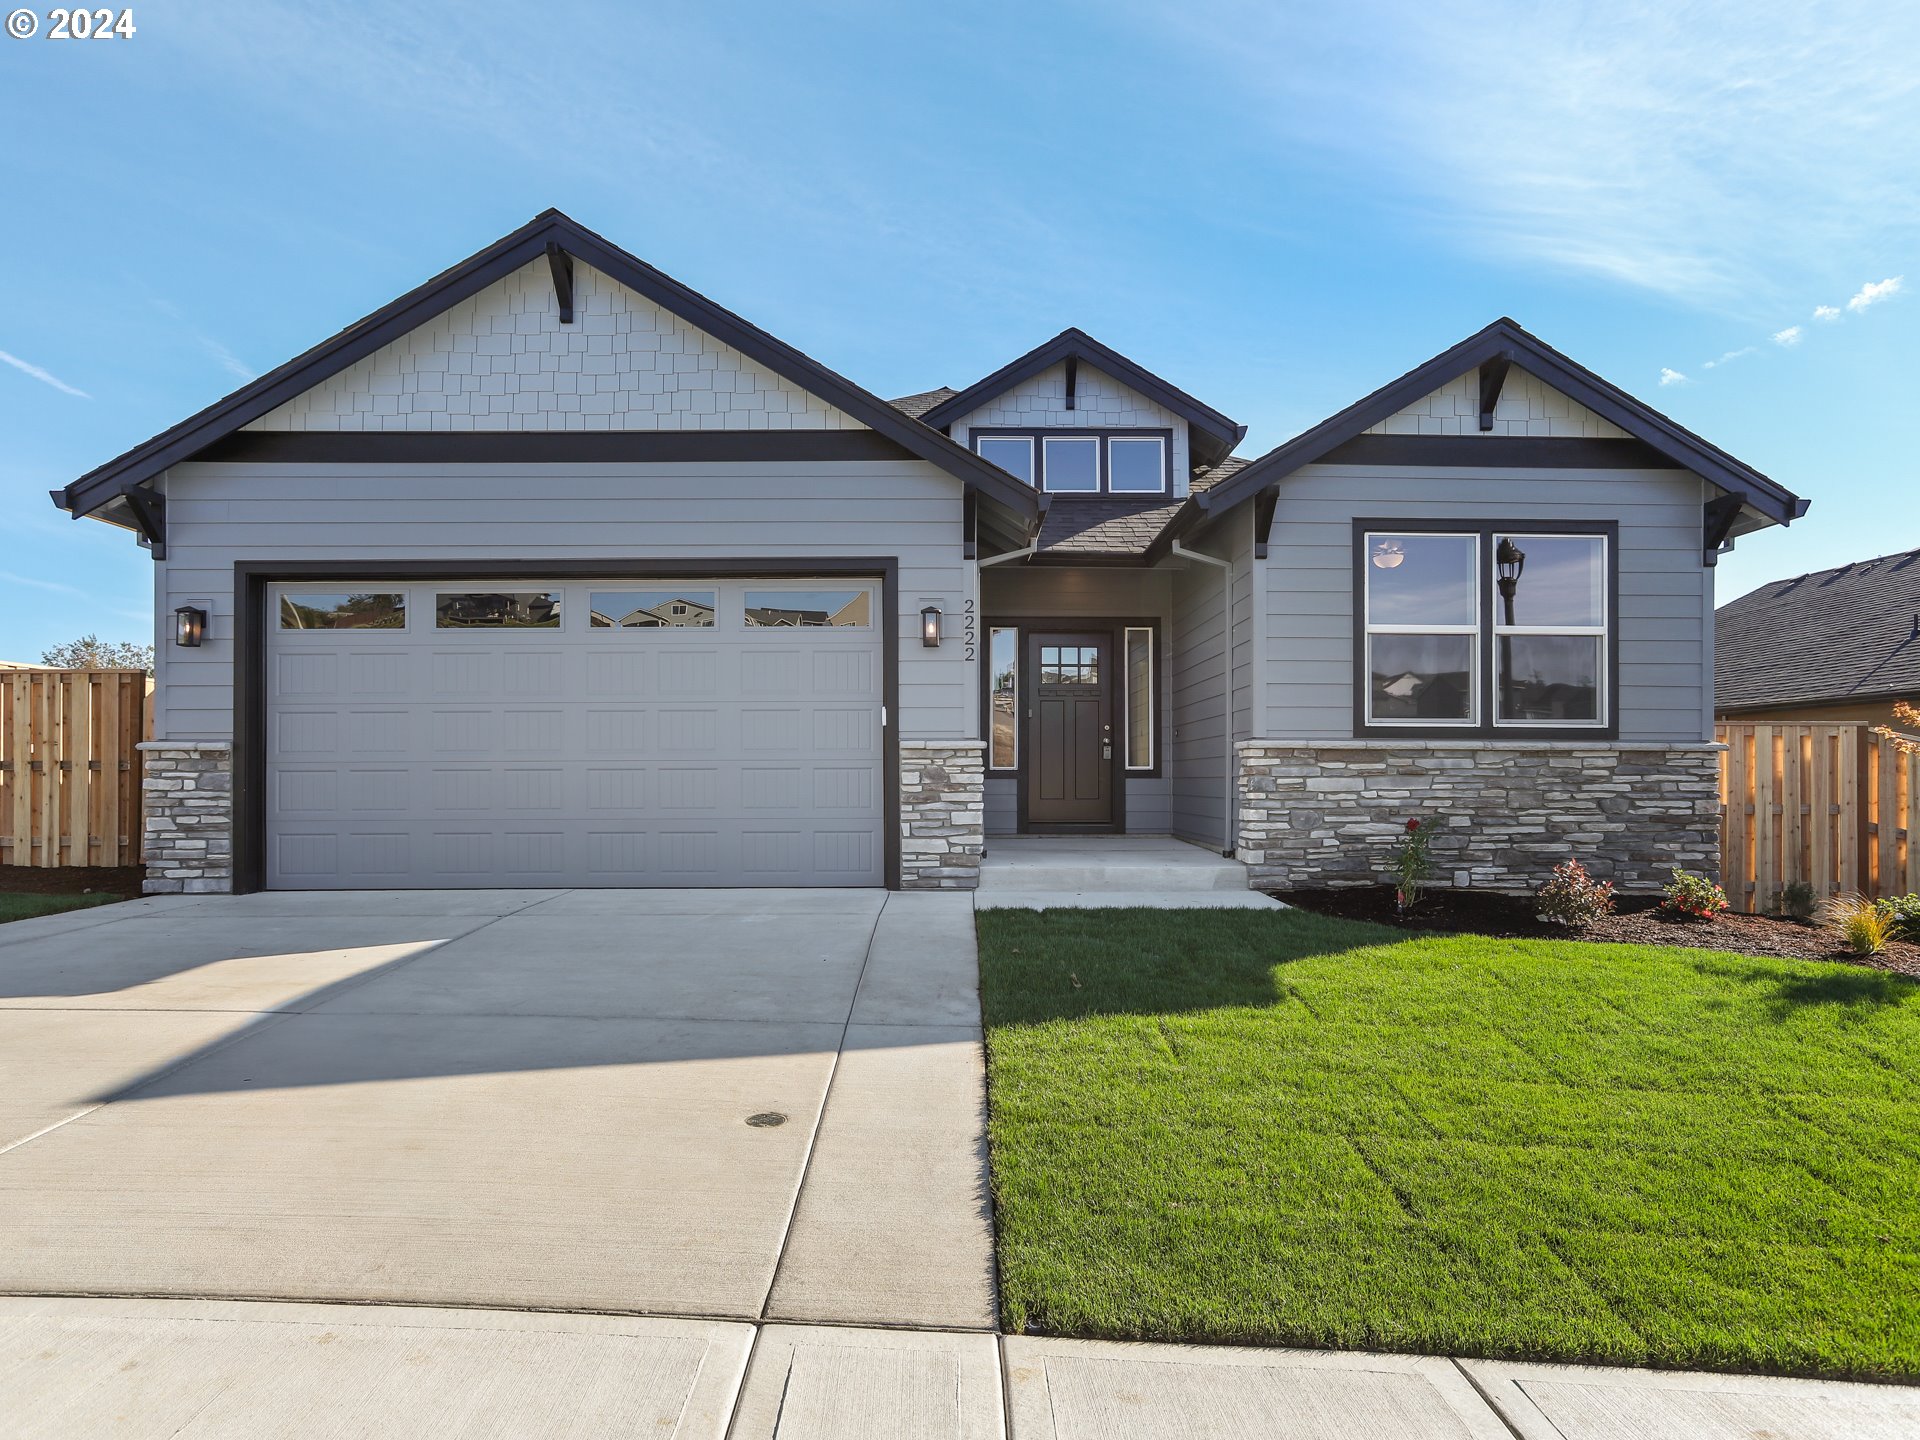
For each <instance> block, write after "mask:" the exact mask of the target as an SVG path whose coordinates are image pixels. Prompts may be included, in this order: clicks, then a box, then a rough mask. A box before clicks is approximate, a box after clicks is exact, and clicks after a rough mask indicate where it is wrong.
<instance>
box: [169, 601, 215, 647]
mask: <svg viewBox="0 0 1920 1440" xmlns="http://www.w3.org/2000/svg"><path fill="white" fill-rule="evenodd" d="M206 636H207V612H206V611H204V610H201V609H199V608H197V607H195V606H192V605H182V606H181V607H180V608H179V609H178V610H176V611H174V612H173V643H174V644H176V645H184V646H186V647H187V648H188V649H189V650H191V649H193V648H195V647H196V646H198V645H199V644H200V642H201V641H202V640H204V639H206Z"/></svg>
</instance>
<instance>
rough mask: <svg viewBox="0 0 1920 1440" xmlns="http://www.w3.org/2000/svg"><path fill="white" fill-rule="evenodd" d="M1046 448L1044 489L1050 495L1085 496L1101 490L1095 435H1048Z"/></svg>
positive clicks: (1097, 447)
mask: <svg viewBox="0 0 1920 1440" xmlns="http://www.w3.org/2000/svg"><path fill="white" fill-rule="evenodd" d="M1041 443H1042V444H1043V446H1044V447H1045V456H1044V458H1045V465H1044V467H1043V472H1042V473H1043V474H1044V475H1045V477H1046V482H1047V490H1048V491H1049V492H1050V493H1052V494H1056V495H1057V494H1063V493H1064V494H1088V493H1092V492H1093V491H1097V490H1098V489H1099V488H1100V441H1099V439H1098V438H1097V437H1095V436H1091V435H1089V436H1086V437H1084V438H1083V437H1081V436H1077V435H1076V436H1049V437H1048V438H1047V439H1046V440H1044V441H1043V442H1041Z"/></svg>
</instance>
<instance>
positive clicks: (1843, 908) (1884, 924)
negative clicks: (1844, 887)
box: [1820, 895, 1896, 955]
mask: <svg viewBox="0 0 1920 1440" xmlns="http://www.w3.org/2000/svg"><path fill="white" fill-rule="evenodd" d="M1820 918H1821V919H1822V920H1823V921H1825V922H1826V924H1827V925H1829V926H1830V927H1831V928H1833V929H1835V930H1838V931H1839V932H1840V938H1841V939H1842V940H1844V941H1845V942H1846V945H1847V949H1849V950H1851V951H1852V952H1853V953H1854V954H1856V955H1878V954H1879V953H1880V952H1881V951H1882V950H1885V949H1886V948H1887V942H1888V941H1889V940H1891V939H1892V938H1893V932H1894V926H1895V924H1896V922H1895V920H1894V917H1893V913H1892V912H1891V911H1889V910H1885V909H1882V908H1881V907H1880V906H1879V905H1878V904H1876V903H1875V902H1874V901H1872V900H1869V899H1867V898H1866V897H1865V896H1864V895H1836V896H1834V897H1833V899H1831V900H1829V901H1828V902H1827V903H1826V904H1825V905H1824V906H1822V907H1821V911H1820Z"/></svg>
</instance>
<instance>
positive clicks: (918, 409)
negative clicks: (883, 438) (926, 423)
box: [887, 385, 960, 420]
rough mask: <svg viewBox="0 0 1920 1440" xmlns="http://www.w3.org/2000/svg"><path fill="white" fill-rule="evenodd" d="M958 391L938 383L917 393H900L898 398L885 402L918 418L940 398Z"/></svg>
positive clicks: (936, 403) (944, 398)
mask: <svg viewBox="0 0 1920 1440" xmlns="http://www.w3.org/2000/svg"><path fill="white" fill-rule="evenodd" d="M959 393H960V392H959V391H958V390H956V389H954V388H953V387H952V386H951V385H940V386H936V387H935V388H934V389H932V390H922V391H921V392H920V393H919V394H918V395H902V396H901V397H900V398H899V399H898V400H889V401H888V402H887V403H888V404H889V405H891V406H893V408H894V409H896V410H898V411H900V412H901V413H902V414H906V415H911V416H913V418H914V419H916V420H918V419H919V418H920V417H921V416H922V415H924V414H926V413H927V411H929V410H931V409H932V408H933V407H934V406H936V405H938V404H939V403H940V402H941V401H942V400H946V399H948V398H950V397H952V396H954V395H958V394H959Z"/></svg>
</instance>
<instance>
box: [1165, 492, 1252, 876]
mask: <svg viewBox="0 0 1920 1440" xmlns="http://www.w3.org/2000/svg"><path fill="white" fill-rule="evenodd" d="M1234 524H1235V520H1234V518H1232V517H1230V518H1229V520H1228V522H1227V526H1228V527H1231V526H1234ZM1226 529H1227V527H1222V530H1221V531H1216V532H1215V534H1214V535H1213V536H1212V537H1210V538H1211V540H1212V542H1213V543H1212V544H1211V545H1209V546H1207V547H1206V551H1207V553H1209V554H1214V553H1217V551H1218V546H1219V542H1220V541H1222V540H1224V539H1227V538H1229V537H1228V535H1227V534H1226V533H1224V532H1225V531H1226ZM1190 548H1197V547H1190ZM1219 558H1221V559H1231V558H1234V557H1233V556H1231V555H1229V554H1220V555H1219ZM1235 578H1239V579H1240V581H1241V584H1240V585H1239V586H1238V587H1237V588H1239V589H1240V590H1242V591H1243V592H1244V590H1245V589H1246V580H1245V572H1244V569H1243V567H1241V566H1236V573H1235V574H1229V572H1226V571H1223V570H1220V569H1218V568H1216V567H1215V566H1212V565H1201V564H1194V563H1188V564H1186V565H1184V566H1183V567H1182V568H1180V569H1176V570H1175V571H1174V572H1173V623H1172V626H1171V629H1172V632H1173V644H1172V645H1171V646H1170V647H1169V648H1170V649H1171V651H1172V656H1173V683H1172V685H1171V686H1170V687H1169V688H1170V689H1171V692H1172V693H1171V696H1170V699H1171V701H1172V704H1173V728H1172V730H1171V731H1170V732H1169V734H1168V742H1169V743H1168V750H1167V754H1168V759H1169V770H1170V773H1171V779H1172V782H1173V794H1172V827H1173V833H1174V834H1175V835H1177V836H1179V837H1180V838H1181V839H1183V840H1192V841H1194V842H1196V843H1198V844H1202V845H1206V846H1208V847H1210V848H1213V849H1220V848H1223V847H1224V845H1225V844H1226V836H1227V815H1226V804H1227V799H1226V797H1227V783H1226V780H1227V770H1228V762H1227V748H1228V745H1229V743H1230V741H1232V740H1233V739H1236V738H1240V737H1242V736H1244V735H1245V734H1246V730H1245V728H1244V727H1245V719H1244V715H1245V705H1246V704H1247V697H1248V695H1249V694H1250V689H1249V687H1250V684H1251V667H1250V649H1249V647H1248V644H1247V641H1246V640H1245V639H1244V638H1242V639H1241V641H1240V644H1239V646H1238V647H1230V646H1229V645H1228V644H1227V636H1226V627H1225V626H1224V625H1223V624H1222V616H1221V586H1222V583H1223V582H1225V583H1227V584H1228V585H1229V586H1230V587H1231V586H1232V582H1233V580H1234V579H1235ZM1236 649H1237V651H1238V654H1239V657H1240V658H1239V663H1238V664H1237V665H1236V663H1235V650H1236ZM1235 670H1237V671H1238V672H1239V674H1240V680H1241V692H1240V699H1239V702H1238V710H1239V716H1238V718H1236V706H1235V703H1234V701H1233V700H1232V698H1231V696H1230V694H1229V686H1228V679H1229V676H1230V675H1231V674H1233V673H1234V671H1235Z"/></svg>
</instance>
